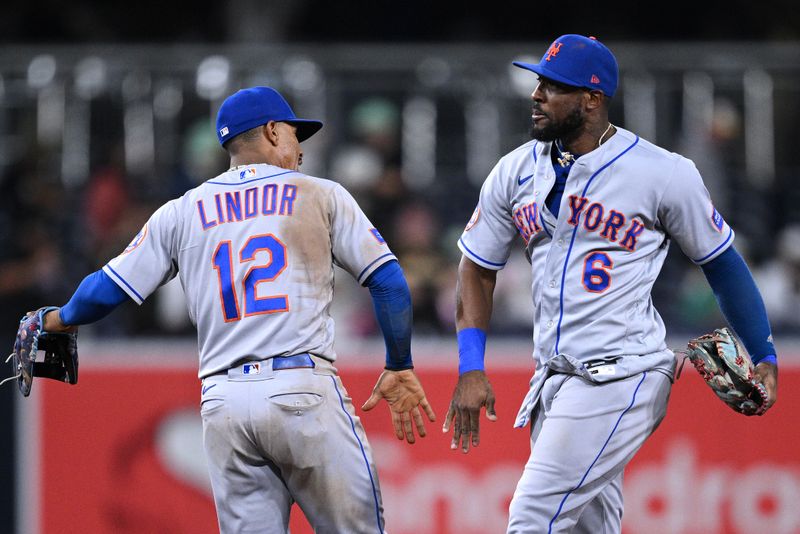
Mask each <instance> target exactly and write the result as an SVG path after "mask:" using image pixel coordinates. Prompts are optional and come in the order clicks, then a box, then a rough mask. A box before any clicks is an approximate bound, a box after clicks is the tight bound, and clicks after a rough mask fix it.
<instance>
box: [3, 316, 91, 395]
mask: <svg viewBox="0 0 800 534" xmlns="http://www.w3.org/2000/svg"><path fill="white" fill-rule="evenodd" d="M55 309H58V308H55V307H53V306H50V307H45V308H39V309H38V310H36V311H34V312H28V313H27V314H26V315H25V317H23V318H22V319H21V320H20V322H19V329H18V330H17V338H16V340H15V341H14V352H12V353H11V354H10V355H9V357H8V358H7V359H6V362H8V361H9V360H11V362H12V365H13V367H14V376H12V377H11V378H7V379H5V380H3V382H0V384H2V383H4V382H7V381H11V380H14V379H15V378H16V379H17V385H18V386H19V390H20V391H21V392H22V395H24V396H25V397H27V396H28V395H30V394H31V386H32V385H33V377H34V376H41V377H44V378H52V379H53V380H58V381H59V382H67V383H69V384H77V383H78V334H77V333H60V332H59V333H56V332H44V331H42V325H43V324H44V315H45V314H46V313H47V312H49V311H52V310H55ZM40 350H41V351H43V352H44V361H39V362H37V361H36V357H37V355H38V352H39V351H40Z"/></svg>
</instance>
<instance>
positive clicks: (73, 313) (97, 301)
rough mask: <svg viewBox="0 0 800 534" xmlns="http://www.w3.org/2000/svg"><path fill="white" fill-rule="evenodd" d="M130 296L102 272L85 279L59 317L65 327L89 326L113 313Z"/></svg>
mask: <svg viewBox="0 0 800 534" xmlns="http://www.w3.org/2000/svg"><path fill="white" fill-rule="evenodd" d="M128 298H129V297H128V295H127V294H126V293H125V292H124V291H123V290H122V289H120V287H119V286H118V285H117V284H116V283H114V281H113V280H111V278H109V276H108V275H107V274H106V273H104V272H103V271H102V270H100V271H96V272H94V273H92V274H90V275H89V276H87V277H86V278H84V279H83V281H82V282H81V284H80V285H79V286H78V289H76V290H75V293H74V294H73V295H72V298H71V299H70V300H69V302H67V303H66V304H65V305H64V307H63V308H61V310H60V312H59V315H60V319H61V321H62V322H63V323H64V324H65V325H79V324H88V323H93V322H95V321H98V320H100V319H102V318H103V317H105V316H106V315H108V314H109V313H111V312H112V311H113V310H114V309H115V308H116V307H117V306H119V305H120V304H122V303H123V302H125V301H126V300H127V299H128Z"/></svg>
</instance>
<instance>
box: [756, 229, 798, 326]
mask: <svg viewBox="0 0 800 534" xmlns="http://www.w3.org/2000/svg"><path fill="white" fill-rule="evenodd" d="M753 275H754V277H755V279H756V283H757V284H758V287H759V289H761V296H762V297H763V298H764V305H765V306H766V308H767V314H768V315H769V319H770V323H771V324H772V327H773V329H774V330H775V331H779V332H784V333H795V334H796V333H798V332H800V224H797V223H795V224H791V225H789V226H786V227H785V228H784V229H783V230H782V231H781V232H780V234H779V236H778V242H777V255H776V257H775V258H773V259H771V260H768V261H767V262H765V263H764V264H763V265H761V266H759V267H758V268H757V269H754V272H753Z"/></svg>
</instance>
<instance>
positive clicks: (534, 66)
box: [513, 61, 594, 89]
mask: <svg viewBox="0 0 800 534" xmlns="http://www.w3.org/2000/svg"><path fill="white" fill-rule="evenodd" d="M513 63H514V66H515V67H519V68H521V69H525V70H529V71H531V72H535V73H536V74H538V75H539V76H542V77H544V78H547V79H549V80H554V81H557V82H559V83H563V84H565V85H570V86H572V87H586V88H587V89H594V88H592V87H587V86H586V85H585V84H582V83H578V82H576V81H575V80H570V79H569V78H566V77H564V76H561V75H560V74H557V73H555V72H553V71H551V70H549V69H546V68H544V67H542V66H541V65H540V64H539V63H523V62H521V61H514V62H513Z"/></svg>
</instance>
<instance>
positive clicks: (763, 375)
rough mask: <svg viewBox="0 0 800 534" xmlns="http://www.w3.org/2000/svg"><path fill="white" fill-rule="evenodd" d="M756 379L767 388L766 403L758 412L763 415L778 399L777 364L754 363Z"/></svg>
mask: <svg viewBox="0 0 800 534" xmlns="http://www.w3.org/2000/svg"><path fill="white" fill-rule="evenodd" d="M756 380H758V381H759V382H761V383H762V384H763V385H764V389H766V390H767V405H766V408H764V410H763V411H762V412H761V413H760V414H759V415H764V414H765V413H766V411H767V410H769V409H770V408H771V407H772V405H773V404H775V401H776V400H778V366H777V365H774V364H772V363H769V362H761V363H759V364H758V365H756Z"/></svg>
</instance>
